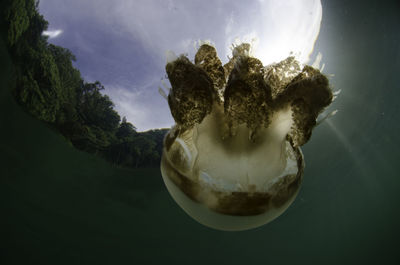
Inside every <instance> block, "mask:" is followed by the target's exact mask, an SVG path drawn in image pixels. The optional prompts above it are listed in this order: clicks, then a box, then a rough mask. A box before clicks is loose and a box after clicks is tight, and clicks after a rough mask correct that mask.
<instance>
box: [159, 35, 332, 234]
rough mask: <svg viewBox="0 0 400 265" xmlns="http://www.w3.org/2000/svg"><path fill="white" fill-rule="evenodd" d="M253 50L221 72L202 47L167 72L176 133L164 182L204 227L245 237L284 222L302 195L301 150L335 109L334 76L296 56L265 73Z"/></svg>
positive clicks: (166, 155)
mask: <svg viewBox="0 0 400 265" xmlns="http://www.w3.org/2000/svg"><path fill="white" fill-rule="evenodd" d="M250 48H251V47H250V45H249V44H248V43H242V44H240V45H237V46H235V47H233V51H232V57H231V58H230V60H229V62H228V63H226V64H225V65H222V63H221V60H220V59H219V58H218V56H217V52H216V49H215V48H214V47H213V46H212V45H210V44H206V43H205V44H202V45H201V46H200V47H199V49H198V50H197V53H196V55H195V58H194V62H191V61H190V60H189V59H188V58H187V57H186V56H184V55H181V56H179V57H178V56H175V55H173V54H170V55H169V56H168V58H167V64H166V73H167V76H168V79H169V81H170V84H171V86H172V87H171V88H170V90H169V94H168V96H166V94H164V96H165V97H166V98H167V100H168V105H169V107H170V110H171V114H172V116H173V118H174V120H175V125H174V126H173V127H172V128H171V130H170V131H169V132H168V133H167V134H166V136H165V138H164V146H163V155H162V160H161V174H162V177H163V180H164V183H165V185H166V187H167V189H168V191H169V193H170V195H171V196H172V198H173V199H174V200H175V201H176V203H177V204H178V205H179V206H180V207H181V208H182V209H183V210H184V211H185V212H186V213H187V214H188V215H189V216H191V217H192V218H194V219H195V220H197V221H198V222H199V223H201V224H203V225H205V226H208V227H211V228H214V229H218V230H226V231H238V230H246V229H251V228H255V227H259V226H261V225H264V224H266V223H268V222H270V221H272V220H273V219H275V218H276V217H278V216H279V215H281V214H282V213H283V212H284V211H285V210H286V209H287V208H288V207H289V206H290V205H291V204H292V202H293V201H294V199H295V197H296V195H297V194H298V192H299V189H300V186H301V183H302V179H303V172H304V157H303V154H302V152H301V149H300V146H302V145H304V144H305V143H306V142H307V141H308V140H309V139H310V137H311V133H312V129H313V128H314V127H315V126H316V125H317V122H316V119H317V117H318V115H319V114H320V113H321V112H322V111H323V110H324V109H325V108H326V107H327V106H328V105H329V104H330V103H331V102H332V98H333V94H332V91H331V89H330V86H329V82H328V78H327V77H326V76H325V75H324V74H322V73H321V72H320V71H319V70H318V69H316V68H313V67H311V66H307V65H305V66H301V65H300V63H299V62H298V61H297V60H296V59H295V57H294V56H289V57H288V58H286V59H285V60H283V61H281V62H279V63H276V64H271V65H268V66H263V64H262V63H261V61H260V60H258V59H257V58H254V57H252V56H251V54H250Z"/></svg>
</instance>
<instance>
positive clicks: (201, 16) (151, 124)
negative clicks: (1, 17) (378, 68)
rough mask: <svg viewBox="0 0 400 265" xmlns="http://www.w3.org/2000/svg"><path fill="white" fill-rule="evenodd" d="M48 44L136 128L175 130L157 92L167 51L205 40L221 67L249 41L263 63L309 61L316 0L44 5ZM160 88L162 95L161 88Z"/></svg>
mask: <svg viewBox="0 0 400 265" xmlns="http://www.w3.org/2000/svg"><path fill="white" fill-rule="evenodd" d="M39 10H40V12H41V14H43V15H44V17H45V19H46V20H48V21H49V28H48V30H47V31H46V32H45V34H46V35H48V36H49V41H50V42H51V43H54V44H56V45H60V46H62V47H65V48H68V49H70V50H71V51H72V53H73V54H75V55H76V58H77V61H76V62H75V66H76V67H77V68H78V69H79V70H80V72H81V73H82V76H83V78H84V79H85V81H88V82H93V81H96V80H98V81H100V82H101V83H102V84H103V85H104V86H105V87H106V89H105V91H104V93H105V94H107V95H109V96H110V97H111V99H112V100H113V102H114V103H115V109H116V110H117V111H118V112H119V113H120V115H121V118H122V117H123V116H126V117H127V119H128V121H130V122H131V123H132V124H134V126H135V127H136V128H137V129H138V131H145V130H149V129H154V128H169V127H171V126H172V125H173V124H174V121H173V119H172V116H171V113H170V111H169V107H168V103H167V102H166V100H165V99H164V98H163V97H161V95H159V93H158V87H163V82H162V80H165V82H164V83H165V84H166V85H167V87H168V86H169V83H168V80H167V79H166V74H165V63H166V52H167V51H168V50H171V51H172V52H174V53H176V54H178V55H179V54H187V55H188V57H189V59H191V60H193V57H194V54H195V51H196V47H198V46H199V44H200V43H201V42H202V41H210V42H211V43H212V44H213V45H214V46H215V47H216V49H217V52H218V54H219V57H220V58H221V60H222V62H223V63H226V62H227V61H228V56H230V53H231V50H230V47H231V45H232V43H240V42H251V43H252V45H253V55H254V56H255V57H257V58H259V59H261V60H262V62H263V63H264V65H267V64H270V63H273V62H278V61H280V60H282V59H285V58H286V57H287V56H289V54H290V52H294V54H296V55H297V56H298V59H299V60H300V61H301V62H304V63H305V62H307V61H308V59H309V55H310V54H311V52H312V51H313V46H314V43H315V40H316V39H317V36H318V33H319V28H320V24H321V19H322V8H321V3H320V1H319V0H304V1H297V0H289V1H277V0H257V1H228V0H218V1H185V0H175V1H173V0H169V1H161V0H136V1H129V0H114V1H107V0H84V1H83V0H69V1H66V0H41V1H40V6H39ZM164 90H166V89H165V88H164Z"/></svg>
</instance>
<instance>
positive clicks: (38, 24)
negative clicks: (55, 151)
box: [0, 0, 167, 167]
mask: <svg viewBox="0 0 400 265" xmlns="http://www.w3.org/2000/svg"><path fill="white" fill-rule="evenodd" d="M37 9H38V2H36V1H34V0H4V1H1V3H0V13H1V14H2V17H1V18H0V26H1V37H2V38H3V40H5V42H6V43H7V45H8V49H9V52H10V54H11V57H12V60H13V63H14V74H15V75H14V84H13V95H14V97H15V99H16V100H17V102H19V103H20V105H21V106H22V107H23V108H24V109H25V110H26V111H27V112H29V113H30V114H32V115H33V116H34V117H36V118H38V119H39V120H42V121H43V122H46V123H47V124H48V125H50V126H51V127H53V128H54V129H56V130H58V131H59V132H60V133H62V134H63V135H64V136H65V137H66V139H68V140H69V141H70V142H71V143H72V144H73V145H74V146H75V147H76V148H78V149H80V150H84V151H87V152H91V153H95V154H98V155H100V156H102V157H104V158H105V159H107V160H108V161H110V162H112V163H114V164H116V165H122V166H128V167H151V166H159V164H160V157H161V153H162V141H163V139H164V135H165V134H166V132H167V130H165V129H164V130H151V131H147V132H144V133H138V132H136V128H135V126H134V125H133V124H131V123H129V122H128V121H127V120H126V118H125V117H124V118H123V119H122V121H121V118H120V115H119V114H118V113H117V112H116V111H115V110H114V103H113V102H112V101H111V99H110V98H109V97H108V96H107V95H105V94H103V93H102V91H104V89H105V88H104V86H103V85H102V84H101V83H100V82H99V81H96V82H94V83H87V82H85V81H84V80H83V79H82V77H81V74H80V72H79V70H77V69H75V68H74V67H73V65H72V61H75V60H76V58H75V56H74V55H73V54H72V53H71V52H70V51H69V50H68V49H65V48H62V47H59V46H56V45H53V44H49V43H48V42H47V37H44V36H43V35H42V32H43V31H44V30H46V29H47V26H48V22H47V21H46V20H45V19H44V18H43V16H42V15H40V14H39V13H38V11H37Z"/></svg>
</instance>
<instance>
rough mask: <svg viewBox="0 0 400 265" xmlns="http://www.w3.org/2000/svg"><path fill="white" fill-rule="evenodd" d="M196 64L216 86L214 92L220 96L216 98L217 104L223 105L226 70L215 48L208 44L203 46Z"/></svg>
mask: <svg viewBox="0 0 400 265" xmlns="http://www.w3.org/2000/svg"><path fill="white" fill-rule="evenodd" d="M194 63H195V64H196V65H197V66H199V67H200V68H201V69H203V70H204V71H205V72H206V73H207V74H208V76H209V77H210V78H211V80H212V81H213V84H214V91H215V92H216V94H217V95H218V96H217V97H216V99H217V102H219V103H221V102H222V100H223V94H224V87H225V83H226V80H225V70H224V67H223V66H222V62H221V60H220V59H219V58H218V56H217V51H216V50H215V48H214V47H213V46H211V45H208V44H203V45H201V46H200V48H199V49H198V51H197V53H196V55H195V58H194Z"/></svg>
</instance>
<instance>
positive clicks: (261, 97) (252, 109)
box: [224, 53, 272, 141]
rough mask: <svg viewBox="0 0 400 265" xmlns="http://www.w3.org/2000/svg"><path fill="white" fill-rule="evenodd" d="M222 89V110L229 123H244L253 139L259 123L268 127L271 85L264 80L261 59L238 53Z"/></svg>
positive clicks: (260, 125)
mask: <svg viewBox="0 0 400 265" xmlns="http://www.w3.org/2000/svg"><path fill="white" fill-rule="evenodd" d="M233 60H235V62H234V64H235V66H234V68H233V69H232V71H231V73H230V76H229V80H228V83H227V85H226V88H225V92H224V110H225V113H226V114H227V116H228V117H230V119H231V120H232V123H236V124H242V123H246V125H247V127H248V128H249V129H250V135H249V139H250V140H252V141H253V140H254V137H255V135H256V133H257V130H258V129H259V128H260V127H263V126H264V127H267V126H268V125H269V123H270V115H271V110H272V109H271V102H272V98H271V88H270V87H269V86H268V84H267V83H266V82H265V81H264V72H263V66H262V63H261V61H260V60H258V59H256V58H252V57H248V56H247V55H246V54H243V55H240V56H239V55H237V53H235V56H234V58H233Z"/></svg>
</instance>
